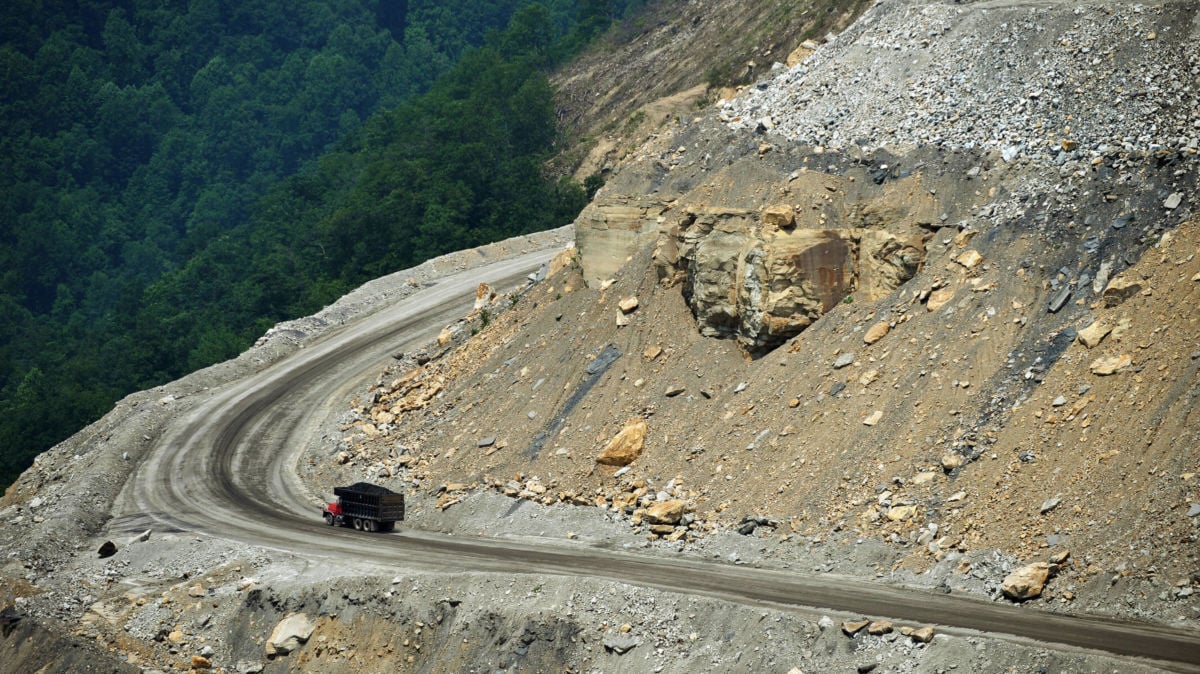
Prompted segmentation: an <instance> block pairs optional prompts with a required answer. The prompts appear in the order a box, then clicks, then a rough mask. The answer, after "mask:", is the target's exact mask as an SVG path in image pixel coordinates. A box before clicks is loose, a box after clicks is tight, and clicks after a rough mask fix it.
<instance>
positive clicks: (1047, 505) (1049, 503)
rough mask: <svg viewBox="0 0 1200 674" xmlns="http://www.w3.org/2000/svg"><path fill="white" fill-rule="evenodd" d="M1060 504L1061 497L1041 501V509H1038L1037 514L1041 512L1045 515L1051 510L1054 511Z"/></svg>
mask: <svg viewBox="0 0 1200 674" xmlns="http://www.w3.org/2000/svg"><path fill="white" fill-rule="evenodd" d="M1060 503H1062V497H1061V496H1055V497H1053V498H1048V499H1046V500H1045V501H1042V507H1041V508H1040V509H1039V512H1041V513H1042V514H1043V515H1045V514H1046V513H1048V512H1050V511H1051V510H1054V509H1055V508H1057V507H1058V506H1059V504H1060Z"/></svg>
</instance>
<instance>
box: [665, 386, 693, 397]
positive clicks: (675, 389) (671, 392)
mask: <svg viewBox="0 0 1200 674" xmlns="http://www.w3.org/2000/svg"><path fill="white" fill-rule="evenodd" d="M686 390H687V389H686V388H684V387H683V386H680V385H679V384H672V385H670V386H668V387H667V390H666V391H664V392H663V393H664V395H666V396H667V397H668V398H674V397H675V396H677V395H679V394H680V393H683V392H684V391H686Z"/></svg>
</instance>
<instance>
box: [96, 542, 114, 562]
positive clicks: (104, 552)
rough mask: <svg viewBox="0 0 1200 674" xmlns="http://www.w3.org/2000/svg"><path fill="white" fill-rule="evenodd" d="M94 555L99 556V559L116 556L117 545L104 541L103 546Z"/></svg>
mask: <svg viewBox="0 0 1200 674" xmlns="http://www.w3.org/2000/svg"><path fill="white" fill-rule="evenodd" d="M96 554H98V555H100V559H106V558H108V557H112V556H113V555H115V554H117V544H116V543H113V542H112V541H104V544H103V545H101V546H100V549H99V550H97V551H96Z"/></svg>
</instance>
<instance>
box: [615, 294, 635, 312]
mask: <svg viewBox="0 0 1200 674" xmlns="http://www.w3.org/2000/svg"><path fill="white" fill-rule="evenodd" d="M617 306H618V307H620V308H621V312H622V313H626V314H628V313H632V312H633V311H634V310H636V309H637V308H638V306H639V304H638V298H636V297H626V298H625V299H623V300H621V302H620V303H619V304H617Z"/></svg>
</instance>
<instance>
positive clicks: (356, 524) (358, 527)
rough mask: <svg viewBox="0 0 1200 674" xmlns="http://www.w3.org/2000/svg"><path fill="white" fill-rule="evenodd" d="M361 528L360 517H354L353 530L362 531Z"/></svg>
mask: <svg viewBox="0 0 1200 674" xmlns="http://www.w3.org/2000/svg"><path fill="white" fill-rule="evenodd" d="M362 528H363V521H362V520H361V519H359V518H357V517H355V518H354V530H355V531H362Z"/></svg>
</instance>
